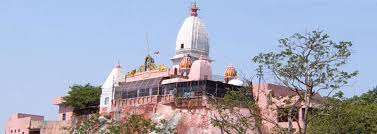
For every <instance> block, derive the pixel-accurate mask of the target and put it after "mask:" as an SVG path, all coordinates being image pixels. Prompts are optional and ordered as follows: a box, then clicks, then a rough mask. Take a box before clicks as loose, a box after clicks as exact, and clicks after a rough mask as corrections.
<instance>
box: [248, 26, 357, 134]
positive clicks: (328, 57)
mask: <svg viewBox="0 0 377 134" xmlns="http://www.w3.org/2000/svg"><path fill="white" fill-rule="evenodd" d="M279 43H280V45H279V48H280V50H279V51H276V52H269V53H261V54H259V55H258V56H255V57H254V58H253V61H254V62H256V63H258V64H261V65H263V66H264V67H266V68H267V69H269V70H270V71H271V72H272V73H273V74H274V76H275V77H276V78H277V79H278V80H279V81H280V82H281V83H282V84H283V85H285V86H287V87H290V88H291V89H292V90H294V91H295V92H296V93H297V95H299V96H300V99H299V100H298V101H300V102H301V101H302V102H304V104H305V105H306V106H310V105H311V103H312V99H313V96H314V95H316V94H318V93H319V92H320V91H321V92H325V91H327V93H328V94H331V93H332V92H334V91H336V90H339V88H340V87H342V86H344V85H346V84H347V83H348V80H349V79H350V78H352V77H354V76H356V75H357V74H358V73H357V71H354V72H347V71H344V70H342V69H341V67H342V66H343V65H345V64H346V63H347V62H348V61H349V57H350V56H351V50H350V47H351V46H352V43H351V42H350V41H339V42H335V41H333V40H331V39H330V36H329V35H328V34H326V33H324V32H323V31H312V32H309V33H305V34H300V33H296V34H294V35H292V36H291V37H288V38H283V39H280V40H279ZM307 115H308V108H305V110H304V116H303V130H301V129H299V130H300V131H301V132H302V133H306V130H307V124H308V122H309V120H308V117H307ZM289 129H291V128H289Z"/></svg>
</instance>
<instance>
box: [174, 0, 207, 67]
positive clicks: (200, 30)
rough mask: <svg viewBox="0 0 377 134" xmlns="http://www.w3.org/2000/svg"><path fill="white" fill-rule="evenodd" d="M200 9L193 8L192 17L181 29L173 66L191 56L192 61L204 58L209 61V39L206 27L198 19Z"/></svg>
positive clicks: (193, 6)
mask: <svg viewBox="0 0 377 134" xmlns="http://www.w3.org/2000/svg"><path fill="white" fill-rule="evenodd" d="M198 10H199V8H198V7H197V6H196V4H194V5H192V7H191V16H189V17H187V18H186V19H185V21H184V22H183V24H182V26H181V28H180V29H179V32H178V35H177V40H176V47H175V50H176V54H175V56H174V57H173V58H172V60H173V64H174V65H178V64H179V62H180V61H181V60H180V59H181V58H182V57H184V56H185V55H190V57H192V60H197V59H199V57H200V56H204V57H206V58H208V59H209V39H208V33H207V30H206V25H205V24H204V23H203V22H202V21H201V19H200V18H199V17H198V13H197V11H198Z"/></svg>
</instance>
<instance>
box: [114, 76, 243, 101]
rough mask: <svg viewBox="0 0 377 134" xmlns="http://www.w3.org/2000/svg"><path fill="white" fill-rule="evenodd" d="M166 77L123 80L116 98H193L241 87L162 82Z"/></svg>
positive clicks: (216, 95) (211, 82) (206, 81)
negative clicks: (152, 96)
mask: <svg viewBox="0 0 377 134" xmlns="http://www.w3.org/2000/svg"><path fill="white" fill-rule="evenodd" d="M163 79H164V77H158V78H151V79H145V80H140V81H133V82H123V83H120V84H119V87H116V89H115V92H116V93H115V94H116V95H117V96H115V98H117V99H128V98H136V97H143V96H150V95H167V94H170V95H174V96H176V97H183V98H191V97H194V96H200V95H203V94H206V95H209V96H214V97H224V95H225V93H226V91H227V90H237V89H239V88H241V87H239V86H235V85H230V84H226V83H223V82H220V81H212V80H199V81H186V82H176V83H169V84H161V81H162V80H163Z"/></svg>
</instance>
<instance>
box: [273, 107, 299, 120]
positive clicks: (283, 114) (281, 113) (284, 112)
mask: <svg viewBox="0 0 377 134" xmlns="http://www.w3.org/2000/svg"><path fill="white" fill-rule="evenodd" d="M289 110H291V108H290V107H287V108H279V109H278V122H288V117H289ZM298 115H299V114H298V109H297V108H294V109H293V111H292V115H291V117H292V119H293V121H297V119H298Z"/></svg>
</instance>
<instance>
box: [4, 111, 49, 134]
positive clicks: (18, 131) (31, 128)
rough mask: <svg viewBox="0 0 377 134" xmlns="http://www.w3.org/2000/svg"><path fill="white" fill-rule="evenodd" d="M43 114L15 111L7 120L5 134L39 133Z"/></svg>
mask: <svg viewBox="0 0 377 134" xmlns="http://www.w3.org/2000/svg"><path fill="white" fill-rule="evenodd" d="M43 121H44V117H43V116H39V115H31V114H22V113H17V114H14V115H12V116H11V117H10V119H9V120H8V122H7V124H6V127H5V133H6V134H39V133H40V126H41V124H42V123H43Z"/></svg>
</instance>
